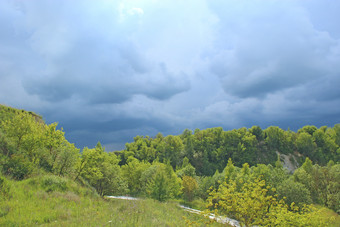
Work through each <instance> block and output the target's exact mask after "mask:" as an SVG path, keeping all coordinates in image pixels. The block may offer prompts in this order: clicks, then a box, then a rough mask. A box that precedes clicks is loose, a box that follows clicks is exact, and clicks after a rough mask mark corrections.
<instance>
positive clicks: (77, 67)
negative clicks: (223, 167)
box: [0, 0, 340, 149]
mask: <svg viewBox="0 0 340 227" xmlns="http://www.w3.org/2000/svg"><path fill="white" fill-rule="evenodd" d="M339 4H340V3H339V2H337V1H332V0H325V1H321V0H310V1H293V0H292V1H291V0H287V1H281V0H280V1H279V0H273V1H262V0H251V1H231V0H216V1H205V0H188V1H181V0H162V1H140V0H136V1H133V0H119V1H113V0H112V1H109V0H107V1H90V0H88V1H86V0H81V1H80V0H79V1H78V0H75V1H66V0H65V1H63V0H61V1H45V0H33V1H15V0H13V1H1V2H0V102H1V103H3V104H7V105H10V106H13V107H17V108H25V109H28V110H31V111H36V112H38V113H40V114H42V115H43V116H44V118H45V120H46V122H47V123H52V122H55V121H56V122H59V127H63V128H64V130H65V132H66V137H67V138H68V139H69V140H70V141H71V142H75V143H76V145H77V146H79V147H82V146H94V145H95V144H96V143H97V142H98V141H101V142H102V144H104V145H106V146H107V147H109V148H110V149H115V148H116V149H122V148H123V147H124V143H125V142H128V141H131V140H132V139H133V137H134V136H136V135H150V136H154V135H156V134H157V133H158V132H162V133H163V134H165V135H166V134H178V133H181V132H182V131H183V130H184V129H185V128H189V129H193V130H194V129H195V128H209V127H216V126H222V127H224V129H226V130H228V129H233V128H239V127H251V126H252V125H260V126H261V127H263V128H266V127H268V126H270V125H278V126H280V127H283V128H288V127H289V128H291V129H297V128H299V127H302V126H303V125H305V124H314V125H317V126H321V125H324V124H327V125H329V126H332V125H333V124H335V123H339V122H340V92H339V88H338V87H339V84H340V64H339V62H340V28H339V26H338V21H340V14H339V13H338V12H337V10H336V9H338V8H339V7H340V5H339Z"/></svg>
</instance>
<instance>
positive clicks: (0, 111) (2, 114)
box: [0, 104, 44, 123]
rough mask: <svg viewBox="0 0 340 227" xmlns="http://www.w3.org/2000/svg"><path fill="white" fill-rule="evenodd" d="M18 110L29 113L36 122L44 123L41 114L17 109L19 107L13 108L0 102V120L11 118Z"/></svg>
mask: <svg viewBox="0 0 340 227" xmlns="http://www.w3.org/2000/svg"><path fill="white" fill-rule="evenodd" d="M19 112H26V113H29V114H30V115H31V116H33V117H34V118H35V120H36V121H37V122H40V123H44V121H43V118H42V116H40V115H38V114H36V113H34V112H32V111H26V110H19V109H15V108H12V107H9V106H6V105H3V104H0V121H3V120H7V119H9V118H12V117H13V116H14V114H15V113H19Z"/></svg>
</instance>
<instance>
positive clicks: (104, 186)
mask: <svg viewBox="0 0 340 227" xmlns="http://www.w3.org/2000/svg"><path fill="white" fill-rule="evenodd" d="M81 159H82V161H81V162H80V163H82V166H81V167H79V168H81V169H80V170H79V171H80V175H81V176H82V177H83V178H84V179H85V180H87V181H88V182H89V184H90V185H91V186H92V187H94V188H95V189H96V190H97V192H98V194H99V195H101V196H104V195H111V194H125V193H126V192H127V184H126V182H125V181H124V180H123V176H122V173H121V168H120V166H119V165H118V163H119V159H118V157H117V156H116V155H115V154H114V153H106V152H105V151H104V148H103V147H102V146H101V144H100V143H99V142H98V144H97V146H96V148H94V149H88V148H84V150H83V153H82V156H81Z"/></svg>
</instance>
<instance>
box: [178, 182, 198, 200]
mask: <svg viewBox="0 0 340 227" xmlns="http://www.w3.org/2000/svg"><path fill="white" fill-rule="evenodd" d="M197 188H198V184H197V181H196V179H195V178H193V177H191V176H183V178H182V191H183V196H184V199H185V200H187V201H192V200H193V199H194V195H195V192H196V190H197Z"/></svg>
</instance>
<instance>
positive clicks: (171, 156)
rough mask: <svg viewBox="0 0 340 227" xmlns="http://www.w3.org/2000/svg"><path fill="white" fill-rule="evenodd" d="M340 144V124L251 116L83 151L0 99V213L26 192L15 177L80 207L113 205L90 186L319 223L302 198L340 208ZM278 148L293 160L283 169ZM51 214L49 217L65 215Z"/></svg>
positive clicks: (253, 217)
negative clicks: (251, 120) (237, 125)
mask: <svg viewBox="0 0 340 227" xmlns="http://www.w3.org/2000/svg"><path fill="white" fill-rule="evenodd" d="M339 145H340V124H337V125H335V126H334V127H333V128H331V127H326V126H324V127H321V128H317V127H315V126H305V127H303V128H301V129H300V130H298V131H297V132H293V131H290V130H287V131H285V130H282V129H280V128H278V127H273V126H271V127H269V128H267V129H264V130H262V129H261V128H260V127H258V126H253V127H252V128H250V129H246V128H241V129H237V130H236V129H235V130H231V131H223V129H222V128H212V129H206V130H198V129H196V130H195V131H194V133H193V132H192V131H190V130H185V131H184V132H183V133H182V134H181V135H178V136H173V135H169V136H165V137H164V136H163V135H161V134H158V135H156V137H155V138H151V137H148V136H146V137H143V136H137V137H135V138H134V142H132V143H128V144H126V149H124V150H123V151H116V152H106V151H105V148H104V147H102V146H101V144H100V143H99V142H98V144H97V146H96V147H94V148H87V147H85V148H83V149H82V151H81V152H80V150H79V149H78V148H76V147H75V146H74V145H73V144H71V143H69V142H68V141H67V140H66V139H65V137H64V132H63V131H62V130H57V124H56V123H53V124H50V125H46V124H44V122H43V121H42V118H41V117H40V116H38V115H36V114H34V113H31V112H26V111H21V110H16V109H13V108H10V107H6V106H1V105H0V172H1V174H2V175H1V176H0V194H1V200H0V218H2V217H4V218H6V219H4V220H7V221H9V222H10V221H11V220H12V221H13V220H14V219H13V218H11V217H15V215H16V214H17V213H16V212H22V211H20V209H19V210H18V208H14V207H16V204H15V201H18V199H20V200H23V201H24V200H25V199H26V198H24V197H25V196H24V195H23V194H21V192H20V193H17V192H15V190H13V187H11V185H20V184H22V185H25V186H23V187H24V188H25V189H27V190H29V191H31V195H30V196H29V197H30V198H34V199H35V200H39V198H42V197H44V199H45V198H47V200H48V199H50V200H56V201H58V199H56V198H55V197H58V198H60V200H69V201H73V200H76V201H73V202H74V203H75V204H77V203H79V204H80V205H79V206H77V207H83V205H84V204H86V202H84V203H83V201H85V200H86V199H85V198H87V199H88V200H86V201H98V204H100V205H95V207H97V209H98V210H100V212H101V211H102V210H101V208H98V207H100V206H106V207H107V206H111V205H107V204H106V203H105V202H104V201H103V200H102V199H100V198H95V194H98V195H99V196H104V195H132V196H137V197H144V198H153V199H155V200H159V201H167V200H169V199H172V200H180V201H182V202H184V203H187V204H189V205H191V206H196V207H204V206H205V204H208V205H209V208H210V211H214V212H216V213H218V214H223V215H228V216H230V217H234V218H237V219H238V220H240V221H241V223H243V224H245V225H250V224H261V225H274V224H277V223H286V224H285V226H289V223H294V224H291V225H297V223H300V224H301V225H315V226H317V225H320V223H326V220H325V219H324V218H322V217H323V215H322V212H323V211H322V210H321V209H319V208H316V207H315V206H314V205H309V204H318V206H322V207H327V208H329V209H332V210H333V211H335V212H337V213H340V164H339V158H340V148H339ZM283 156H285V157H289V159H290V162H292V163H294V164H295V165H296V166H298V165H299V166H300V168H298V169H296V170H295V172H294V173H290V172H289V171H288V170H287V169H286V168H284V167H283V166H282V163H281V160H280V159H282V157H283ZM313 163H314V164H313ZM72 185H73V186H72ZM61 192H62V193H63V194H60V193H61ZM254 193H255V194H254ZM27 196H28V195H27ZM39 196H40V197H39ZM14 197H16V199H13V198H14ZM37 203H38V202H37ZM90 203H91V202H90ZM96 203H97V202H96ZM104 204H106V205H104ZM110 204H113V203H112V202H111V203H110ZM45 205H46V206H48V205H47V204H45ZM45 205H42V204H39V205H38V206H45ZM55 206H58V205H57V204H54V207H55ZM84 206H86V205H84ZM83 208H84V207H83ZM68 209H71V210H72V209H76V208H68ZM77 209H78V208H77ZM84 209H85V208H84ZM109 209H113V208H112V207H111V208H109ZM250 211H251V212H252V213H249V212H250ZM70 212H71V211H70ZM72 212H74V211H72ZM72 212H71V213H72ZM77 212H81V211H80V210H77ZM53 215H54V216H53ZM52 216H53V217H51V218H47V219H46V220H47V221H46V222H51V221H50V220H58V221H59V219H60V218H61V216H62V215H61V216H60V215H59V214H57V213H54V214H52ZM71 216H72V218H75V219H76V220H79V217H76V216H75V214H74V213H72V215H71ZM115 218H116V217H115ZM264 220H266V222H265V221H264ZM34 222H35V221H32V222H31V223H34ZM46 222H44V221H41V220H37V221H36V223H46ZM0 223H1V222H0ZM13 223H17V224H20V223H21V224H22V223H23V222H13Z"/></svg>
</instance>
